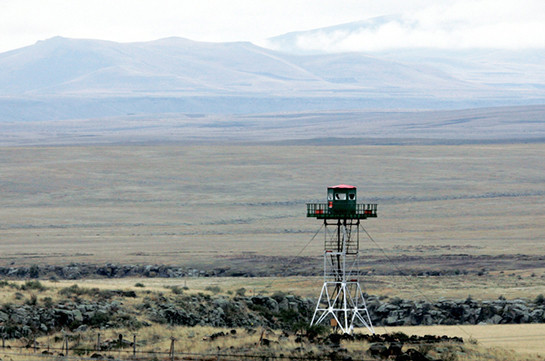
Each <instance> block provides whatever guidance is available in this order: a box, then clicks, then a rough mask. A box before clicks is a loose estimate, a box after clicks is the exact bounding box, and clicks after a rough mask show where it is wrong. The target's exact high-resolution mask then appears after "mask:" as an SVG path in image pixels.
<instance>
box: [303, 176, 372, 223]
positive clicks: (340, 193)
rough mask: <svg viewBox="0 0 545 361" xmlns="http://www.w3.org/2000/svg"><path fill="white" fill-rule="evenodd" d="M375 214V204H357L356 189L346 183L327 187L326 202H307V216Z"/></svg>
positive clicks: (365, 216)
mask: <svg viewBox="0 0 545 361" xmlns="http://www.w3.org/2000/svg"><path fill="white" fill-rule="evenodd" d="M376 216H377V205H376V204H362V203H360V204H358V203H357V189H356V187H354V186H351V185H348V184H339V185H336V186H332V187H327V203H307V217H315V218H319V219H328V218H335V219H339V218H340V219H365V218H368V217H376Z"/></svg>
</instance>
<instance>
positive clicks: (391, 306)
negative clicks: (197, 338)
mask: <svg viewBox="0 0 545 361" xmlns="http://www.w3.org/2000/svg"><path fill="white" fill-rule="evenodd" d="M59 293H60V294H61V295H64V296H66V297H67V298H68V299H65V300H63V301H61V302H58V303H52V302H51V300H49V301H47V302H46V301H44V300H40V301H36V300H34V301H31V302H29V301H27V302H26V303H25V304H23V305H13V304H9V303H8V304H4V305H2V306H1V307H0V333H2V334H4V335H5V336H6V337H8V338H20V337H28V336H30V335H39V334H46V333H49V332H52V331H58V330H61V329H65V330H72V331H83V330H85V329H87V328H102V329H104V328H115V327H130V328H132V329H136V328H139V327H144V326H147V325H150V324H152V323H159V324H166V325H184V326H195V325H210V326H216V327H230V328H235V327H246V328H253V327H257V326H265V327H270V328H276V329H294V328H297V327H300V326H301V325H308V323H309V321H310V319H311V317H312V314H313V311H314V307H315V300H314V299H309V298H302V297H297V296H293V295H284V294H281V293H278V294H275V295H272V296H264V295H260V296H252V297H242V296H237V297H226V296H210V295H208V294H203V293H199V294H192V295H186V294H175V295H165V294H163V293H150V294H149V295H148V296H145V297H144V298H143V299H142V300H141V301H139V302H138V303H136V304H134V302H133V301H131V302H130V303H128V304H130V305H131V306H126V305H124V303H123V301H124V300H125V298H127V297H129V298H133V299H134V298H135V297H136V294H135V293H134V291H119V290H118V291H112V290H98V289H84V288H79V287H77V286H71V287H67V288H65V289H62V290H60V291H59ZM83 295H85V296H89V297H90V298H91V299H92V300H87V299H83V298H82V296H83ZM366 299H367V306H368V309H369V313H370V315H371V319H372V322H373V324H374V325H375V326H382V325H384V326H404V325H440V324H443V325H454V324H507V323H543V322H545V302H543V299H542V298H540V297H538V298H536V300H535V301H529V300H523V299H515V300H505V299H498V300H493V301H475V300H472V299H469V298H468V299H466V300H440V301H437V302H428V301H412V300H403V299H399V298H394V299H390V300H388V301H383V300H380V299H379V298H378V297H375V296H369V295H368V296H367V297H366Z"/></svg>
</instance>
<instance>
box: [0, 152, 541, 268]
mask: <svg viewBox="0 0 545 361" xmlns="http://www.w3.org/2000/svg"><path fill="white" fill-rule="evenodd" d="M543 159H545V145H544V144H539V143H535V144H494V145H456V146H439V145H434V146H331V147H330V146H217V145H216V146H213V145H210V146H206V145H202V146H174V145H172V146H151V145H150V146H85V147H68V146H67V147H29V148H24V147H13V148H11V147H4V148H1V149H0V189H1V194H2V197H1V200H0V201H1V207H0V254H1V259H0V265H2V266H9V265H12V266H20V265H30V264H35V263H37V264H45V263H49V264H68V263H71V262H86V263H106V262H113V263H122V264H126V263H138V264H154V263H158V264H176V265H195V266H197V265H199V264H204V265H207V264H208V265H215V266H224V265H230V266H231V267H238V265H239V264H246V265H248V264H250V265H251V267H255V269H263V267H265V270H266V267H272V268H271V271H273V272H276V273H281V270H280V269H278V267H277V268H275V267H274V264H276V266H278V264H279V263H282V262H284V260H285V261H289V259H290V258H292V257H294V256H296V255H297V254H298V252H299V251H300V250H302V249H303V247H304V246H305V245H306V243H307V242H308V241H309V240H310V239H311V237H312V236H313V235H314V234H315V232H316V231H317V230H318V229H319V227H320V222H319V221H317V220H315V219H311V218H306V217H305V212H306V208H305V203H306V202H322V201H325V191H326V187H327V186H328V185H333V184H338V183H348V184H354V185H356V186H357V187H358V201H359V202H367V203H378V211H379V218H378V219H370V220H367V221H365V222H364V224H363V225H364V227H365V229H366V230H367V231H368V232H369V234H370V235H372V237H373V239H374V242H373V241H371V240H369V239H368V238H367V236H366V235H365V234H363V233H362V235H361V239H362V241H361V244H360V248H361V250H362V251H363V255H364V256H363V257H364V258H365V262H368V264H369V270H372V269H375V271H377V272H381V273H388V272H392V271H395V270H396V269H395V268H394V267H393V266H392V264H391V263H392V262H390V261H389V259H390V260H392V261H394V262H395V263H397V264H398V265H399V266H400V267H402V268H403V269H405V270H416V271H418V270H422V269H424V270H430V269H435V270H445V269H451V270H456V269H458V270H459V271H461V272H463V271H464V270H480V269H482V268H484V269H485V271H490V272H494V271H498V272H499V271H504V272H509V271H510V270H517V269H532V272H533V273H535V274H536V275H537V276H541V275H542V274H543V270H542V267H543V258H544V256H545V246H544V244H543V240H544V239H545V226H544V222H543V220H544V219H545V208H544V207H543V204H544V200H545V190H544V188H543V184H544V183H545V172H543V164H544V163H543ZM321 248H322V242H321V239H320V238H319V237H317V239H315V240H314V241H313V242H312V243H311V244H310V245H309V246H308V247H306V248H305V250H304V252H303V253H302V254H301V256H308V257H319V256H320V254H321ZM274 257H285V259H284V258H280V259H276V258H274ZM268 260H271V261H272V263H273V265H271V264H270V263H271V262H268ZM422 261H425V262H422ZM423 263H425V264H423ZM297 264H298V265H299V267H306V268H307V270H308V269H309V267H310V268H312V267H313V264H314V261H313V260H312V259H311V260H307V262H302V264H300V263H299V262H298V263H297ZM318 266H319V265H318ZM532 272H531V273H532Z"/></svg>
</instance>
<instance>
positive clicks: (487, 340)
mask: <svg viewBox="0 0 545 361" xmlns="http://www.w3.org/2000/svg"><path fill="white" fill-rule="evenodd" d="M376 332H379V333H382V332H387V333H390V332H403V333H405V334H407V335H418V336H423V335H447V336H458V337H463V338H464V340H465V341H466V343H467V342H469V341H470V340H471V339H473V340H476V341H477V342H478V345H479V346H482V347H484V348H486V349H490V350H491V351H490V352H494V351H493V350H494V349H497V350H498V352H499V351H501V352H505V350H512V351H515V352H516V353H519V354H523V355H522V356H521V357H523V358H526V357H528V358H529V359H531V360H536V359H539V358H545V324H523V325H471V326H469V325H463V326H414V327H377V329H376Z"/></svg>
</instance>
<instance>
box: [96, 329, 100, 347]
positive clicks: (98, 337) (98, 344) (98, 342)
mask: <svg viewBox="0 0 545 361" xmlns="http://www.w3.org/2000/svg"><path fill="white" fill-rule="evenodd" d="M96 351H100V332H99V333H97V345H96Z"/></svg>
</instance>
